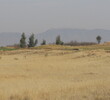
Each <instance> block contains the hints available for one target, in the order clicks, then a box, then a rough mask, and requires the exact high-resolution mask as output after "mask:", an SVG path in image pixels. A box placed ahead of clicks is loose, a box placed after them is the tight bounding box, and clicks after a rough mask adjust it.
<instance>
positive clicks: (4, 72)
mask: <svg viewBox="0 0 110 100" xmlns="http://www.w3.org/2000/svg"><path fill="white" fill-rule="evenodd" d="M74 48H78V49H79V50H74V49H73V47H69V46H41V47H38V48H34V49H22V50H21V49H19V50H12V51H0V100H110V51H109V48H110V46H107V45H106V46H104V45H100V46H98V45H97V46H88V47H74Z"/></svg>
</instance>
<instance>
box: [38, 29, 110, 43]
mask: <svg viewBox="0 0 110 100" xmlns="http://www.w3.org/2000/svg"><path fill="white" fill-rule="evenodd" d="M58 35H60V36H61V39H62V40H63V41H64V42H69V41H71V40H73V41H79V42H96V37H97V36H98V35H100V36H101V37H102V42H106V41H110V30H104V29H94V30H86V29H50V30H48V31H46V32H43V33H40V34H37V35H36V36H37V37H38V39H39V42H41V40H43V39H45V40H46V41H47V42H48V43H52V42H55V39H56V37H57V36H58Z"/></svg>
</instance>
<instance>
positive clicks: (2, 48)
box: [0, 47, 17, 51]
mask: <svg viewBox="0 0 110 100" xmlns="http://www.w3.org/2000/svg"><path fill="white" fill-rule="evenodd" d="M12 50H17V49H16V48H6V47H0V51H12Z"/></svg>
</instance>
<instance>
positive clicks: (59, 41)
mask: <svg viewBox="0 0 110 100" xmlns="http://www.w3.org/2000/svg"><path fill="white" fill-rule="evenodd" d="M63 44H64V42H63V41H61V38H60V35H58V36H57V37H56V45H63Z"/></svg>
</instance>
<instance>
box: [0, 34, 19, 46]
mask: <svg viewBox="0 0 110 100" xmlns="http://www.w3.org/2000/svg"><path fill="white" fill-rule="evenodd" d="M20 37H21V33H12V32H9V33H8V32H3V33H0V46H7V45H13V44H18V43H19V39H20Z"/></svg>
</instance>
